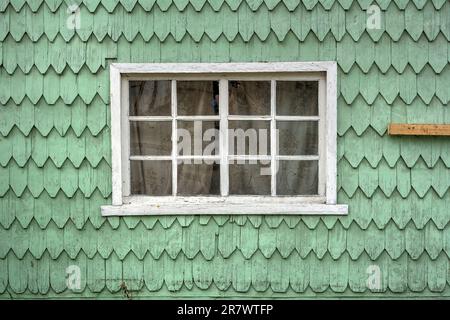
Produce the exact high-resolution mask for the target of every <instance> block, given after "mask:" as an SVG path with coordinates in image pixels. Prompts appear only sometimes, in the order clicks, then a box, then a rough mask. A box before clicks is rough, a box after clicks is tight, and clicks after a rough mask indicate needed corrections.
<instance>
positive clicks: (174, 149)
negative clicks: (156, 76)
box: [171, 80, 178, 196]
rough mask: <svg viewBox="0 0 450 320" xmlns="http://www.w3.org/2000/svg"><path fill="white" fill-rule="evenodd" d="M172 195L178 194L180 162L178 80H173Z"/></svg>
mask: <svg viewBox="0 0 450 320" xmlns="http://www.w3.org/2000/svg"><path fill="white" fill-rule="evenodd" d="M171 100H172V103H171V109H172V110H171V114H172V195H173V196H176V195H177V179H178V164H177V153H178V146H177V142H178V141H177V82H176V81H175V80H172V99H171Z"/></svg>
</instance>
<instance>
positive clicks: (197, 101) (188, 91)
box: [177, 81, 219, 116]
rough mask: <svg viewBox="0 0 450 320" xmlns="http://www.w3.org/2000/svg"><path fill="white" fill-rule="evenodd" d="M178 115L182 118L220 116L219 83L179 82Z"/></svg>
mask: <svg viewBox="0 0 450 320" xmlns="http://www.w3.org/2000/svg"><path fill="white" fill-rule="evenodd" d="M177 101H178V107H177V113H178V115H182V116H194V115H218V114H219V85H218V82H217V81H177Z"/></svg>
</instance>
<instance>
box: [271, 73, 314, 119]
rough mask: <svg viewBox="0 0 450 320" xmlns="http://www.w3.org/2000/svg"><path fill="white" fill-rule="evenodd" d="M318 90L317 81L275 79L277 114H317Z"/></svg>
mask: <svg viewBox="0 0 450 320" xmlns="http://www.w3.org/2000/svg"><path fill="white" fill-rule="evenodd" d="M318 92H319V82H317V81H277V97H276V101H277V102H276V113H277V115H290V116H317V115H319V107H318V105H319V93H318Z"/></svg>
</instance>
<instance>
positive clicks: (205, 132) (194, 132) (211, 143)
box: [177, 121, 219, 156]
mask: <svg viewBox="0 0 450 320" xmlns="http://www.w3.org/2000/svg"><path fill="white" fill-rule="evenodd" d="M177 135H178V154H179V155H181V156H190V155H195V156H201V155H204V156H213V155H219V121H178V130H177Z"/></svg>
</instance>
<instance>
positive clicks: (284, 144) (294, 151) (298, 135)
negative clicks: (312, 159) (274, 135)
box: [276, 121, 319, 155]
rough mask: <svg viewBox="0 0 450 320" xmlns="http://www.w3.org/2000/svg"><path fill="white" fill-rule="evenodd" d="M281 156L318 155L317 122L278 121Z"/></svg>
mask: <svg viewBox="0 0 450 320" xmlns="http://www.w3.org/2000/svg"><path fill="white" fill-rule="evenodd" d="M276 125H277V129H278V139H279V140H278V141H279V153H278V154H280V155H318V152H319V123H318V122H317V121H277V122H276Z"/></svg>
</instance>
